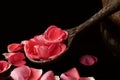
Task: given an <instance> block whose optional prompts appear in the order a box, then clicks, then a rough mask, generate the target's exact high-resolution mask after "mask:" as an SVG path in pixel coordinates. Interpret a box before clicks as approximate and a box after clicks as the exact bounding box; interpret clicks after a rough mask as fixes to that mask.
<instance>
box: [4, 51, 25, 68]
mask: <svg viewBox="0 0 120 80" xmlns="http://www.w3.org/2000/svg"><path fill="white" fill-rule="evenodd" d="M6 54H8V55H7V60H8V61H9V62H10V63H11V64H13V65H14V66H21V65H24V64H26V62H25V61H24V59H25V56H24V54H23V53H21V52H17V53H6Z"/></svg>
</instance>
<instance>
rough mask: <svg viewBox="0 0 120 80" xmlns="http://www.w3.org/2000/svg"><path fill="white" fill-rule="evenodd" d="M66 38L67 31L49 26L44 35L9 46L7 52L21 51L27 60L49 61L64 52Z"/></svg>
mask: <svg viewBox="0 0 120 80" xmlns="http://www.w3.org/2000/svg"><path fill="white" fill-rule="evenodd" d="M67 37H68V32H67V31H65V30H62V29H61V28H58V27H57V26H54V25H51V26H50V27H48V28H47V29H46V30H45V32H44V33H42V34H40V35H36V36H34V37H33V38H31V39H29V40H24V41H21V43H12V44H9V45H8V51H9V52H16V51H20V50H22V49H23V51H24V52H25V55H26V57H27V58H30V59H34V60H42V59H44V60H45V59H51V58H55V57H56V56H58V55H60V54H62V53H63V52H64V51H65V50H66V44H65V43H64V41H65V40H66V39H67Z"/></svg>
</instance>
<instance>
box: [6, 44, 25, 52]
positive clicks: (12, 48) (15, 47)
mask: <svg viewBox="0 0 120 80" xmlns="http://www.w3.org/2000/svg"><path fill="white" fill-rule="evenodd" d="M7 49H8V52H15V51H19V50H22V49H23V45H22V44H19V43H12V44H9V45H8V46H7Z"/></svg>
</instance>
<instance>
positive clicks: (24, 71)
mask: <svg viewBox="0 0 120 80" xmlns="http://www.w3.org/2000/svg"><path fill="white" fill-rule="evenodd" d="M30 74H31V69H30V68H29V67H28V66H24V65H23V66H20V67H17V68H15V69H14V70H13V71H12V72H11V74H10V76H11V77H12V79H14V80H28V79H29V77H30Z"/></svg>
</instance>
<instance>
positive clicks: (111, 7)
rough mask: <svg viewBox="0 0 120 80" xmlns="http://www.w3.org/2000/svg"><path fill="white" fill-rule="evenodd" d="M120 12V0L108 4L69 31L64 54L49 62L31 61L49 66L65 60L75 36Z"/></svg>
mask: <svg viewBox="0 0 120 80" xmlns="http://www.w3.org/2000/svg"><path fill="white" fill-rule="evenodd" d="M118 10H120V0H114V1H112V2H111V3H109V4H107V5H106V6H104V7H103V8H102V9H101V10H100V11H98V12H97V13H95V14H94V15H93V16H92V17H91V18H89V19H88V20H87V21H85V22H84V23H82V24H80V25H78V26H76V27H74V28H71V29H67V31H68V39H67V49H66V50H65V51H64V53H62V54H61V55H59V56H57V57H55V58H53V59H49V60H40V61H36V60H32V59H29V60H30V61H31V62H32V63H35V64H37V65H46V64H47V65H48V64H50V63H53V62H56V61H57V60H60V59H61V58H63V57H64V56H65V55H66V54H69V53H68V51H69V48H70V46H71V44H72V41H73V39H74V37H75V35H77V33H78V32H80V31H82V30H84V29H85V28H87V27H90V26H92V25H93V24H95V23H98V22H100V21H101V20H103V19H104V18H105V17H107V16H109V15H111V14H112V13H114V12H116V11H118Z"/></svg>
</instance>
